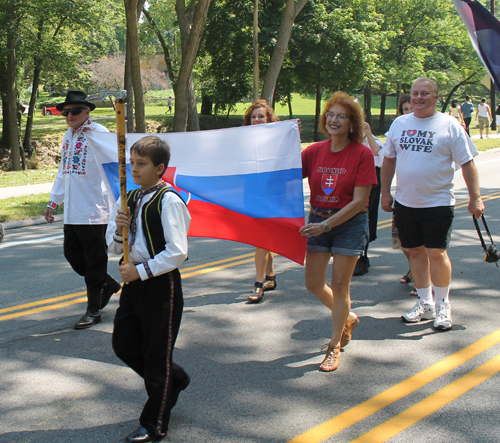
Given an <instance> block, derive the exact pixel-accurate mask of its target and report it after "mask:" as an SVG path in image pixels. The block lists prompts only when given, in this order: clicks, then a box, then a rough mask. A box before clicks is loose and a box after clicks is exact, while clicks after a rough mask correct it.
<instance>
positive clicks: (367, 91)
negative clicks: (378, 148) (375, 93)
mask: <svg viewBox="0 0 500 443" xmlns="http://www.w3.org/2000/svg"><path fill="white" fill-rule="evenodd" d="M363 97H364V102H365V106H364V111H365V121H366V122H367V123H368V124H369V125H371V124H372V83H371V81H370V80H368V81H367V82H366V85H365V88H364V90H363Z"/></svg>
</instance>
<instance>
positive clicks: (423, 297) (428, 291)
mask: <svg viewBox="0 0 500 443" xmlns="http://www.w3.org/2000/svg"><path fill="white" fill-rule="evenodd" d="M417 294H418V300H419V301H420V303H421V304H424V303H428V304H431V305H433V304H434V300H433V299H432V287H431V286H429V287H428V288H417Z"/></svg>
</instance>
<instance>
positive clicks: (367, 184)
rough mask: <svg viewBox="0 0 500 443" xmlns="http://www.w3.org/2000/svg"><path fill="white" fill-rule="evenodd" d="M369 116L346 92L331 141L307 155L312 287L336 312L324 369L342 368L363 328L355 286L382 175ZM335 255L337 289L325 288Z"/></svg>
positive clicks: (332, 106) (329, 125)
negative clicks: (369, 139) (344, 352)
mask: <svg viewBox="0 0 500 443" xmlns="http://www.w3.org/2000/svg"><path fill="white" fill-rule="evenodd" d="M363 123H364V119H363V112H362V109H361V107H360V106H359V104H357V103H355V102H354V100H353V99H352V98H351V97H349V96H348V95H347V94H346V93H345V92H341V91H339V92H336V93H335V94H334V95H333V96H332V98H331V99H330V100H329V101H328V102H327V104H326V106H325V108H324V111H323V114H322V115H321V120H320V130H321V132H322V133H323V134H325V135H326V136H328V137H329V139H328V140H326V141H323V142H319V143H315V144H313V145H311V146H309V147H308V148H306V149H305V150H304V151H303V152H302V174H303V177H304V178H305V177H307V178H308V181H309V187H310V189H311V199H310V204H311V209H310V212H309V222H308V223H307V224H306V225H305V226H303V227H302V228H300V232H301V234H302V235H304V236H306V237H307V253H306V269H305V284H306V288H307V289H308V290H309V291H310V292H312V293H313V294H314V295H315V296H316V297H318V299H319V300H320V301H321V302H322V303H323V304H324V305H325V306H326V307H327V308H329V309H330V310H331V311H332V329H333V331H332V338H331V340H330V341H329V342H328V343H327V344H326V345H325V347H326V355H325V358H324V360H323V362H322V364H321V366H320V370H322V371H326V372H330V371H334V370H335V369H337V367H338V364H339V357H340V349H341V347H344V346H345V345H347V343H348V342H349V340H350V339H351V334H352V330H353V329H354V328H355V327H356V326H357V324H358V323H359V319H358V317H357V315H356V314H354V313H353V312H350V306H351V298H350V283H351V276H352V274H353V271H354V267H355V266H356V262H357V259H358V257H359V256H360V255H361V254H362V253H363V251H364V248H365V246H366V243H367V241H368V214H367V205H368V196H369V195H370V191H371V189H372V186H373V185H376V184H377V176H376V173H375V166H374V160H373V153H372V151H371V149H370V148H368V147H367V146H365V145H363V144H362V141H363V138H364V132H363ZM332 256H333V265H332V278H331V284H330V286H328V285H327V284H326V283H325V280H326V274H327V270H328V263H329V261H330V258H331V257H332Z"/></svg>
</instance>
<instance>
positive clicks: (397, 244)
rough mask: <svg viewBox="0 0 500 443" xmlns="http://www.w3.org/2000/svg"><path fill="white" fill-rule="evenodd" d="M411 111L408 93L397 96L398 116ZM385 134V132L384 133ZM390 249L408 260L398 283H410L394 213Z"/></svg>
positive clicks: (409, 269)
mask: <svg viewBox="0 0 500 443" xmlns="http://www.w3.org/2000/svg"><path fill="white" fill-rule="evenodd" d="M412 112H413V107H412V105H411V96H410V94H403V95H402V96H401V97H400V98H399V106H398V117H399V116H400V115H405V114H411V113H412ZM386 136H387V134H386ZM391 237H392V249H401V250H402V251H403V254H404V255H405V257H406V259H407V260H408V272H407V273H406V274H405V275H403V276H402V277H401V278H400V279H399V282H400V283H405V284H408V283H411V282H412V281H413V277H412V274H411V266H410V254H409V252H408V249H407V248H403V247H402V246H401V241H400V240H399V234H398V228H396V224H395V223H394V215H393V216H392V233H391ZM410 295H415V296H416V295H417V291H416V289H413V290H412V291H411V292H410Z"/></svg>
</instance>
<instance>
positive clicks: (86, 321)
mask: <svg viewBox="0 0 500 443" xmlns="http://www.w3.org/2000/svg"><path fill="white" fill-rule="evenodd" d="M100 321H101V314H100V313H99V312H95V313H92V312H90V311H87V312H86V313H85V314H84V315H83V316H82V318H80V320H78V321H77V322H76V323H75V329H87V328H90V327H92V326H94V325H96V324H97V323H99V322H100Z"/></svg>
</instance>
